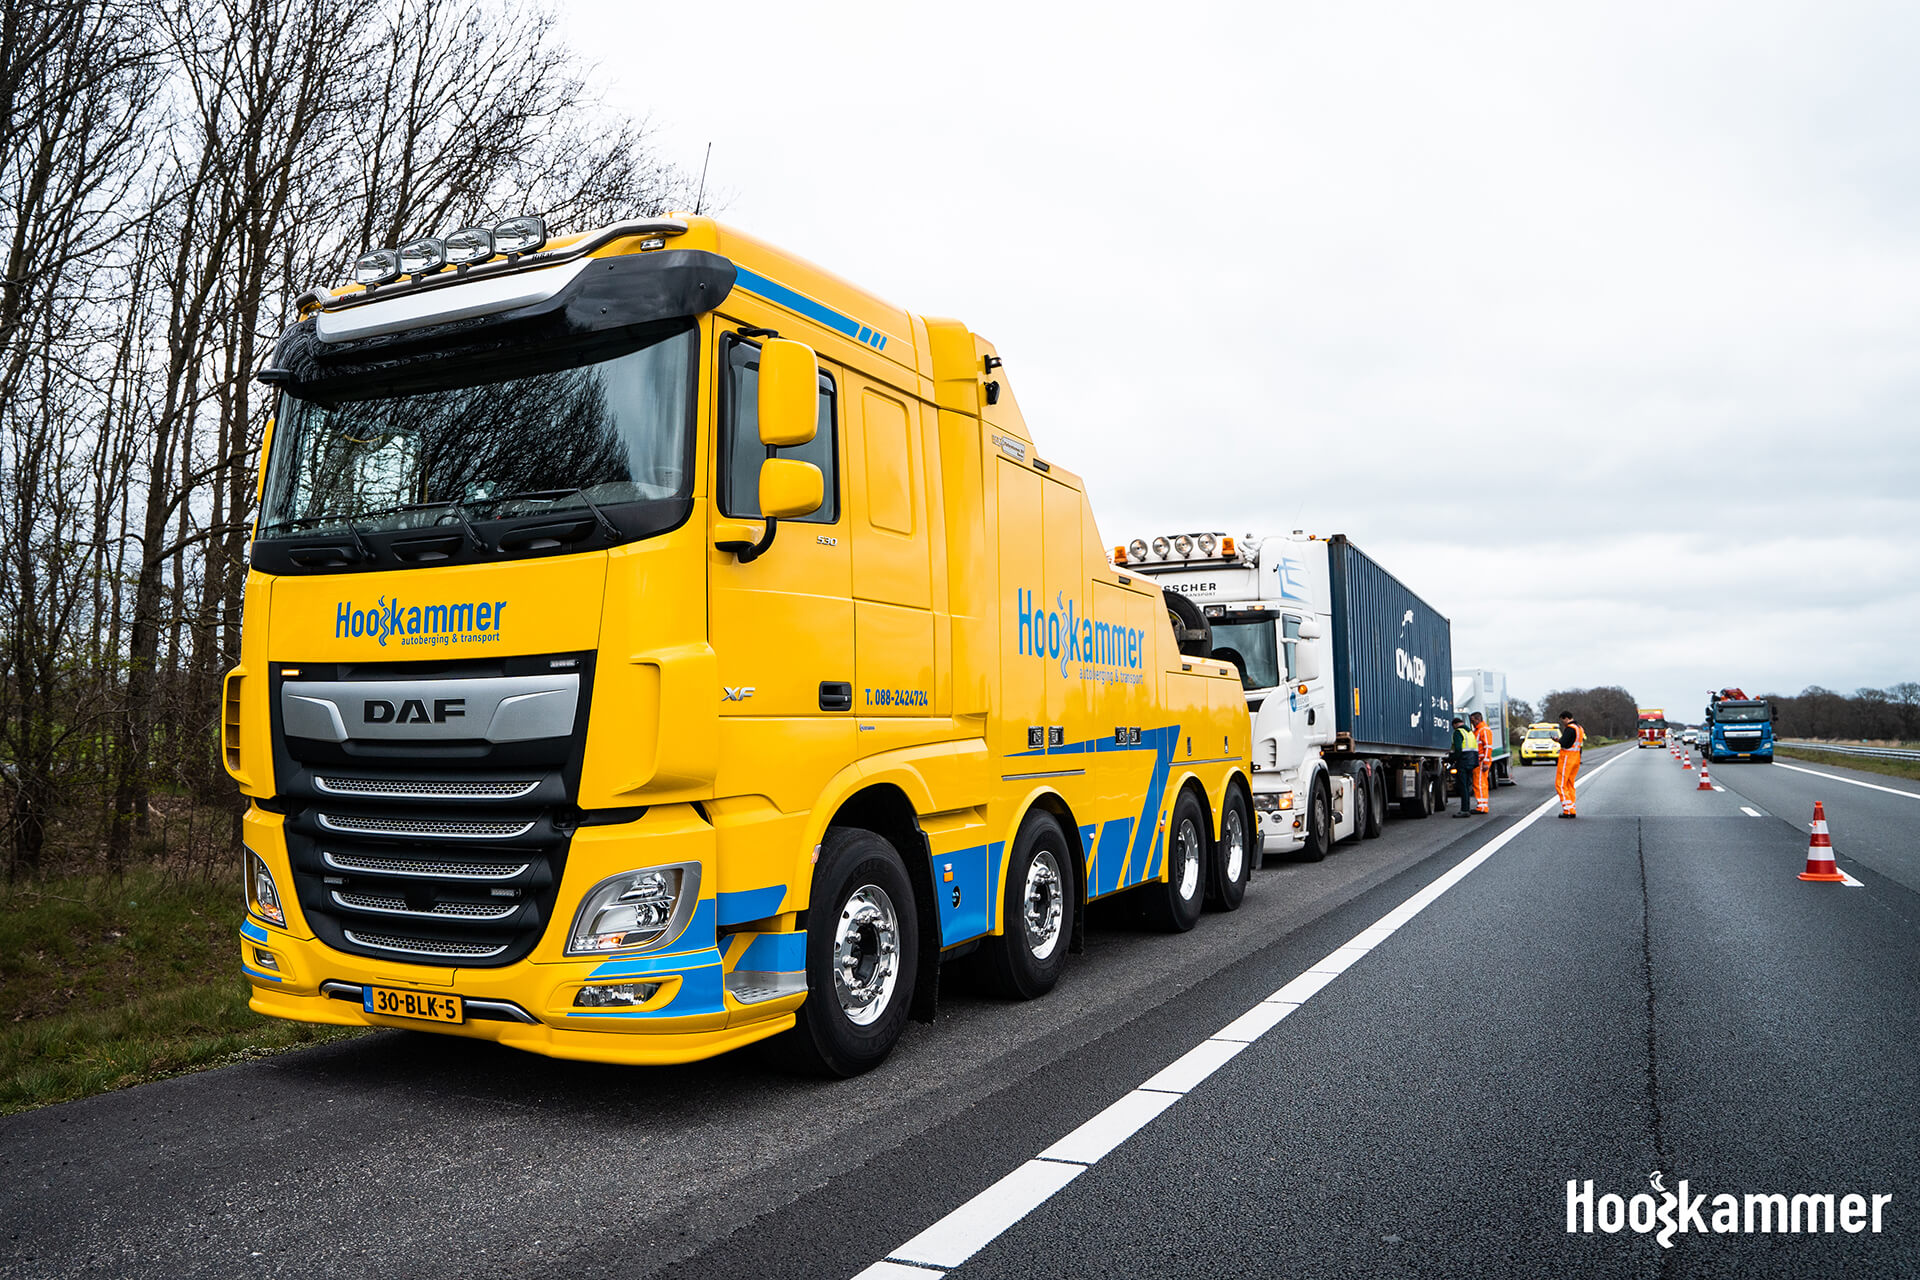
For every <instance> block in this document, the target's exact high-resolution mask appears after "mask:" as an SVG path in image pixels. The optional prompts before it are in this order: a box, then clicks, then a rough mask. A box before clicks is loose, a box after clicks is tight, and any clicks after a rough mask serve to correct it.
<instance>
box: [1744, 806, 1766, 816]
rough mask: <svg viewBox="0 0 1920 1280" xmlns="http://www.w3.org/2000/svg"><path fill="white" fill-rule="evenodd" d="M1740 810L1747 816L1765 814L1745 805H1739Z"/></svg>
mask: <svg viewBox="0 0 1920 1280" xmlns="http://www.w3.org/2000/svg"><path fill="white" fill-rule="evenodd" d="M1740 812H1742V813H1744V814H1746V815H1747V816H1748V817H1749V818H1764V817H1766V816H1767V815H1766V814H1764V813H1762V812H1760V811H1759V810H1758V809H1749V808H1747V806H1745V805H1741V806H1740Z"/></svg>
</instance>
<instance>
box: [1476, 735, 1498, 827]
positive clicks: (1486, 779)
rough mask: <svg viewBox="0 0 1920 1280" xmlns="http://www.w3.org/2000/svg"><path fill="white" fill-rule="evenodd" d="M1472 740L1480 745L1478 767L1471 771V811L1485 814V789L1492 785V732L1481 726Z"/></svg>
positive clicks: (1486, 810)
mask: <svg viewBox="0 0 1920 1280" xmlns="http://www.w3.org/2000/svg"><path fill="white" fill-rule="evenodd" d="M1474 738H1475V739H1476V740H1477V741H1478V742H1479V744H1480V767H1479V768H1478V769H1475V770H1474V771H1473V811H1474V812H1475V813H1487V812H1489V810H1488V808H1487V789H1488V788H1489V787H1490V786H1491V785H1492V784H1493V731H1492V730H1491V729H1489V728H1487V726H1486V725H1484V724H1483V725H1481V726H1480V728H1479V729H1478V730H1477V731H1476V732H1475V734H1474Z"/></svg>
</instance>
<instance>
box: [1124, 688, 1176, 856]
mask: <svg viewBox="0 0 1920 1280" xmlns="http://www.w3.org/2000/svg"><path fill="white" fill-rule="evenodd" d="M1140 737H1141V740H1142V745H1145V744H1146V743H1149V742H1151V743H1152V744H1153V748H1154V761H1153V779H1152V781H1150V782H1149V783H1148V784H1147V802H1146V804H1144V805H1143V806H1141V809H1140V825H1139V826H1138V827H1137V828H1135V830H1134V833H1133V852H1134V854H1135V856H1134V857H1132V858H1130V859H1128V861H1129V863H1130V864H1132V865H1133V866H1135V867H1144V868H1146V874H1145V875H1144V876H1143V877H1142V878H1143V879H1152V878H1153V876H1154V875H1156V874H1158V871H1159V867H1158V860H1157V859H1156V860H1155V861H1154V862H1153V863H1149V862H1148V855H1149V853H1150V852H1151V853H1154V854H1157V853H1158V852H1159V849H1158V846H1159V843H1160V834H1159V833H1160V799H1161V797H1162V796H1164V795H1165V794H1166V790H1167V775H1168V774H1169V773H1171V772H1172V765H1173V748H1174V746H1175V745H1176V744H1177V743H1178V742H1179V741H1180V726H1179V725H1177V724H1173V725H1167V726H1166V727H1165V728H1161V729H1150V730H1148V731H1147V732H1145V733H1142V734H1141V735H1140ZM1150 841H1151V843H1149V842H1150ZM1136 883H1137V882H1136Z"/></svg>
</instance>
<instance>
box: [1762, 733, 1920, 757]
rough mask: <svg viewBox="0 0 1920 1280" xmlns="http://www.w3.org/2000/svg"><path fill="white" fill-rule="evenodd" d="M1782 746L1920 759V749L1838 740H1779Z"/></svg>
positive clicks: (1806, 749)
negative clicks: (1858, 743)
mask: <svg viewBox="0 0 1920 1280" xmlns="http://www.w3.org/2000/svg"><path fill="white" fill-rule="evenodd" d="M1780 745H1781V746H1783V747H1799V748H1800V749H1801V750H1803V751H1827V752H1831V753H1832V754H1834V755H1836V756H1877V757H1878V758H1880V759H1882V760H1920V751H1908V750H1906V749H1905V748H1903V747H1853V746H1848V745H1846V744H1845V743H1840V742H1806V741H1803V740H1800V739H1791V740H1789V739H1786V738H1782V739H1781V740H1780Z"/></svg>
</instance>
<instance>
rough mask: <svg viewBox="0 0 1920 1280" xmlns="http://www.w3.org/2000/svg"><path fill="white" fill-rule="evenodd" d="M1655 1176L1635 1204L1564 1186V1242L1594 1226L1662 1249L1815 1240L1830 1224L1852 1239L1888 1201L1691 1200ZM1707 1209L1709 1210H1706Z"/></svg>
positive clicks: (1585, 1187)
mask: <svg viewBox="0 0 1920 1280" xmlns="http://www.w3.org/2000/svg"><path fill="white" fill-rule="evenodd" d="M1665 1176H1666V1175H1665V1174H1663V1173H1662V1172H1661V1171H1660V1170H1658V1169H1655V1170H1654V1171H1653V1172H1652V1173H1651V1174H1649V1175H1647V1181H1648V1183H1649V1184H1650V1185H1651V1186H1652V1187H1653V1190H1652V1191H1651V1192H1647V1191H1642V1192H1640V1193H1639V1194H1637V1195H1634V1196H1621V1195H1617V1194H1615V1193H1613V1192H1607V1193H1606V1194H1604V1195H1601V1196H1599V1197H1595V1195H1594V1194H1593V1179H1592V1178H1588V1179H1586V1180H1585V1181H1584V1182H1582V1181H1579V1180H1577V1179H1574V1178H1569V1179H1567V1234H1569V1235H1574V1234H1586V1235H1592V1234H1593V1230H1594V1228H1595V1227H1596V1226H1597V1227H1599V1229H1600V1230H1602V1231H1604V1232H1607V1233H1609V1234H1613V1233H1616V1232H1619V1231H1623V1230H1632V1231H1634V1232H1637V1233H1639V1234H1640V1235H1646V1234H1648V1233H1649V1232H1652V1233H1655V1236H1654V1238H1655V1239H1656V1240H1657V1241H1658V1242H1659V1245H1660V1247H1661V1248H1662V1249H1671V1248H1673V1238H1674V1236H1676V1235H1684V1234H1685V1233H1687V1232H1693V1233H1694V1234H1696V1235H1751V1234H1755V1233H1763V1234H1767V1233H1790V1234H1795V1235H1798V1234H1801V1233H1808V1234H1817V1233H1821V1232H1825V1233H1829V1234H1830V1233H1832V1232H1833V1230H1834V1229H1835V1225H1836V1223H1837V1224H1838V1228H1839V1230H1841V1231H1845V1232H1847V1233H1848V1234H1850V1235H1858V1234H1859V1233H1860V1232H1862V1231H1871V1232H1873V1233H1875V1234H1878V1233H1879V1232H1880V1230H1881V1228H1882V1225H1883V1216H1882V1215H1883V1212H1884V1211H1885V1209H1886V1207H1887V1206H1888V1205H1890V1204H1892V1203H1893V1196H1892V1195H1890V1194H1883V1193H1878V1192H1869V1193H1867V1194H1864V1195H1863V1194H1859V1193H1846V1194H1836V1193H1834V1192H1831V1191H1820V1192H1810V1193H1802V1194H1798V1195H1787V1194H1783V1193H1780V1192H1771V1191H1750V1192H1746V1193H1744V1194H1742V1195H1735V1194H1734V1193H1733V1192H1730V1191H1722V1192H1719V1193H1718V1194H1715V1195H1711V1196H1710V1195H1709V1194H1708V1193H1706V1192H1704V1191H1703V1192H1700V1193H1699V1194H1698V1195H1696V1194H1694V1191H1693V1186H1692V1184H1691V1183H1690V1182H1689V1181H1688V1180H1687V1179H1685V1178H1682V1179H1680V1182H1679V1185H1677V1186H1674V1187H1668V1186H1667V1185H1666V1184H1665V1182H1664V1181H1663V1179H1664V1178H1665ZM1709 1206H1711V1207H1709Z"/></svg>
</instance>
